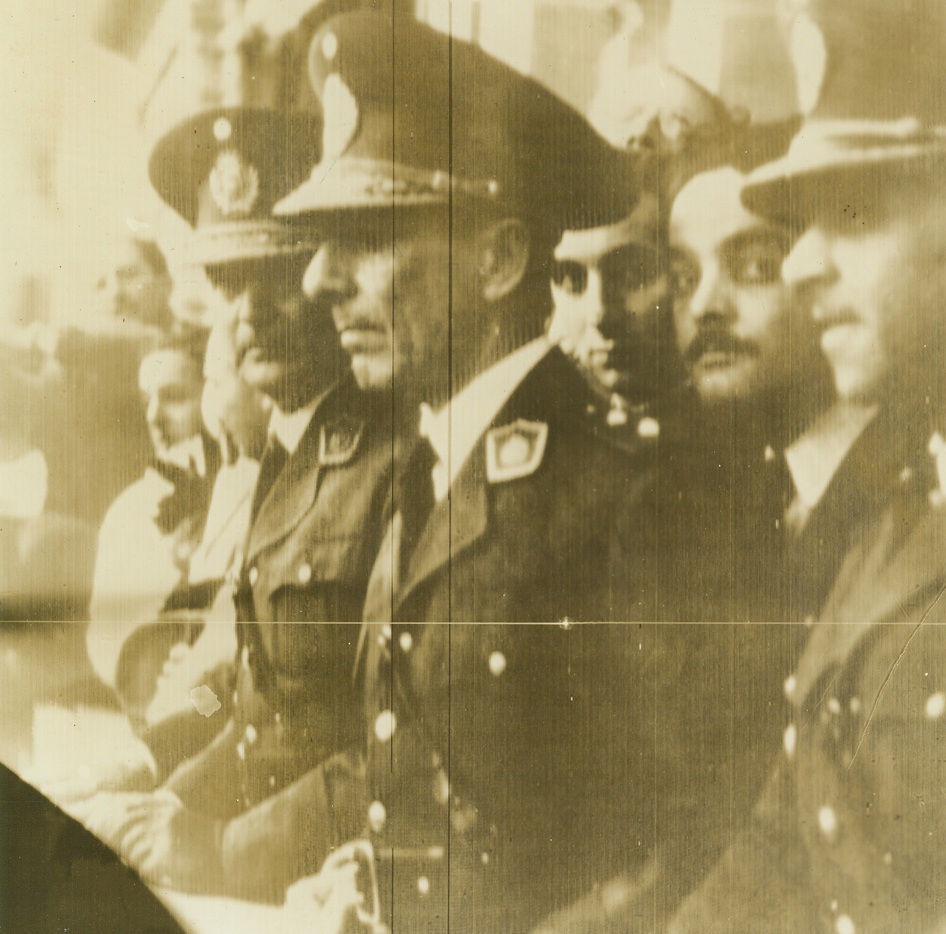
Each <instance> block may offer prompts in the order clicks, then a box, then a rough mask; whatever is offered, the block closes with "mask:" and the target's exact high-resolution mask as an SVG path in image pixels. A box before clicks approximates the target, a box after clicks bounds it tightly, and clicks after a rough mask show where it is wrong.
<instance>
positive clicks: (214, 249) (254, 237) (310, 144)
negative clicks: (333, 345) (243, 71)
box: [148, 107, 322, 265]
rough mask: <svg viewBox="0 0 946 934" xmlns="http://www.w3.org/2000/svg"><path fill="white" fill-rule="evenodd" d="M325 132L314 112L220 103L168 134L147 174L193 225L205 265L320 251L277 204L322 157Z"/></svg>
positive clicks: (195, 251) (194, 251)
mask: <svg viewBox="0 0 946 934" xmlns="http://www.w3.org/2000/svg"><path fill="white" fill-rule="evenodd" d="M321 131H322V121H321V118H320V117H319V116H318V115H316V114H313V113H306V112H299V113H288V112H283V111H277V110H271V109H266V108H246V107H218V108H213V109H211V110H206V111H204V112H202V113H199V114H196V115H194V116H192V117H189V118H187V119H186V120H184V121H182V122H181V123H179V124H177V125H176V126H175V127H173V128H172V129H171V130H169V131H168V132H167V133H166V134H165V135H164V136H162V137H161V138H160V139H159V140H158V141H157V143H156V144H155V146H154V148H153V149H152V152H151V158H150V161H149V164H148V172H149V175H150V177H151V183H152V185H153V186H154V188H155V190H156V191H157V193H158V194H159V195H160V196H161V198H162V199H163V200H164V201H165V203H166V204H168V206H169V207H171V208H172V209H173V210H174V211H176V212H177V213H178V214H179V215H180V216H181V217H182V218H184V220H185V221H187V223H188V224H190V226H191V227H192V228H193V237H192V238H191V243H190V258H191V259H192V260H193V261H194V262H196V263H200V264H205V265H206V264H214V263H226V262H235V261H239V260H244V259H256V258H262V257H266V256H273V255H280V254H285V253H292V252H295V251H299V250H305V249H311V248H314V247H315V246H316V245H317V244H315V242H314V241H312V240H311V238H309V237H307V236H306V235H305V233H304V231H301V230H300V229H298V228H292V229H290V226H289V225H288V224H287V223H286V222H285V221H284V220H279V219H277V218H274V217H273V216H272V209H273V205H274V204H275V203H276V202H277V201H278V200H279V199H280V198H282V197H284V196H285V195H286V194H288V193H289V192H290V191H292V189H293V188H295V187H296V186H297V185H298V184H299V183H300V182H301V181H302V180H303V179H304V178H305V177H306V176H307V175H308V174H309V169H310V168H311V167H312V163H313V162H314V161H317V160H318V158H319V154H320V152H321V142H322V141H321Z"/></svg>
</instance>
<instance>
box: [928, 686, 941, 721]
mask: <svg viewBox="0 0 946 934" xmlns="http://www.w3.org/2000/svg"><path fill="white" fill-rule="evenodd" d="M944 712H946V694H944V693H943V692H942V691H937V692H936V693H935V694H930V696H929V697H928V698H927V699H926V715H927V717H929V718H930V720H938V719H939V718H940V717H941V716H942V715H943V713H944Z"/></svg>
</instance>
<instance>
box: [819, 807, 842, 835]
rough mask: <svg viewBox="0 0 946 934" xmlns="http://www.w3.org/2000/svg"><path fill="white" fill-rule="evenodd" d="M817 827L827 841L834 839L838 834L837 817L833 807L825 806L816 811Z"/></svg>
mask: <svg viewBox="0 0 946 934" xmlns="http://www.w3.org/2000/svg"><path fill="white" fill-rule="evenodd" d="M818 826H819V827H820V828H821V832H822V833H823V834H824V835H825V836H826V837H827V838H828V839H829V840H833V839H834V838H835V836H836V835H837V832H838V815H837V814H835V812H834V808H833V807H830V806H829V805H827V804H826V805H825V806H824V807H823V808H821V809H820V810H819V811H818Z"/></svg>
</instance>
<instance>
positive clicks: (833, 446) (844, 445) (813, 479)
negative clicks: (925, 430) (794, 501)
mask: <svg viewBox="0 0 946 934" xmlns="http://www.w3.org/2000/svg"><path fill="white" fill-rule="evenodd" d="M878 410H879V406H876V405H869V406H868V405H859V404H857V403H854V402H847V401H844V400H840V401H838V402H836V403H835V404H834V405H832V406H831V407H830V408H829V409H827V411H825V412H823V413H822V414H821V415H819V416H818V418H816V419H815V421H814V422H813V423H812V424H811V425H810V426H809V427H808V428H807V429H806V430H805V431H804V432H802V434H801V435H800V436H799V437H798V438H796V439H795V440H794V441H793V442H792V443H791V444H790V445H789V446H788V447H787V448H786V449H785V462H786V464H787V465H788V470H789V472H790V473H791V475H792V482H793V483H794V484H795V491H796V494H797V497H798V500H799V501H800V503H801V505H802V506H803V507H804V508H805V509H806V510H807V511H809V512H810V511H811V510H812V509H814V508H815V507H816V506H817V505H818V503H819V502H821V498H822V497H823V496H824V494H825V492H826V491H827V489H828V487H829V486H830V485H831V481H832V480H833V479H834V475H835V474H836V473H837V472H838V469H839V468H840V466H841V464H842V463H843V462H844V459H845V458H846V457H847V455H848V453H849V452H850V450H851V448H853V447H854V444H855V442H856V441H857V439H858V438H860V436H861V435H862V434H863V433H864V430H865V429H866V428H867V426H868V425H869V424H870V423H871V422H872V421H873V420H874V418H875V417H876V416H877V412H878Z"/></svg>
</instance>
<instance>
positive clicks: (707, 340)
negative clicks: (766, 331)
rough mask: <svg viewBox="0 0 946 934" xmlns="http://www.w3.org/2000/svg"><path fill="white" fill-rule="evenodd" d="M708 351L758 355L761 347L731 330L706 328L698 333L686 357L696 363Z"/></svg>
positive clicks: (689, 361)
mask: <svg viewBox="0 0 946 934" xmlns="http://www.w3.org/2000/svg"><path fill="white" fill-rule="evenodd" d="M707 353H729V354H749V355H752V356H757V355H758V353H759V348H758V347H757V346H756V345H755V344H754V343H753V342H752V341H747V340H743V339H742V338H739V337H736V335H735V334H731V333H730V332H729V331H719V330H706V331H700V332H698V333H697V335H696V337H695V338H694V339H693V343H692V344H690V346H689V347H688V348H687V351H686V354H685V355H684V359H685V360H686V362H687V363H689V364H694V363H696V362H697V360H699V359H700V357H702V356H703V355H704V354H707Z"/></svg>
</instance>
